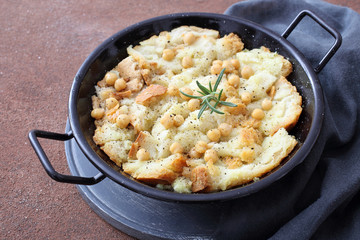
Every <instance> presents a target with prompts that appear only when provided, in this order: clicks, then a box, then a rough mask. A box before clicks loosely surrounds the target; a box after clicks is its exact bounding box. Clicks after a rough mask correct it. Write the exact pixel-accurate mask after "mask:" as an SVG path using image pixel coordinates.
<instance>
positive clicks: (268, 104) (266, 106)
mask: <svg viewBox="0 0 360 240" xmlns="http://www.w3.org/2000/svg"><path fill="white" fill-rule="evenodd" d="M261 107H262V109H264V110H265V111H268V110H270V109H271V108H272V102H271V100H270V99H269V98H265V99H264V100H263V101H262V103H261Z"/></svg>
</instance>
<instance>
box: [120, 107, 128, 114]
mask: <svg viewBox="0 0 360 240" xmlns="http://www.w3.org/2000/svg"><path fill="white" fill-rule="evenodd" d="M119 113H120V114H128V113H129V108H128V106H126V105H123V106H121V107H120V108H119Z"/></svg>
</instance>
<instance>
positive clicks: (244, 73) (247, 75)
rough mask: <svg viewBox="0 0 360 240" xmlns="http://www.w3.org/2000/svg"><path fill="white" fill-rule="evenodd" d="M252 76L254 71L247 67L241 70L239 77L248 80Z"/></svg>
mask: <svg viewBox="0 0 360 240" xmlns="http://www.w3.org/2000/svg"><path fill="white" fill-rule="evenodd" d="M252 75H254V70H253V69H252V68H251V67H250V66H248V65H246V66H244V67H243V69H242V70H241V76H242V77H243V78H246V79H249V78H250V77H251V76H252Z"/></svg>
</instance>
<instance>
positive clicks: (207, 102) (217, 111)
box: [205, 98, 224, 114]
mask: <svg viewBox="0 0 360 240" xmlns="http://www.w3.org/2000/svg"><path fill="white" fill-rule="evenodd" d="M205 102H206V104H207V106H208V107H209V108H210V109H211V110H212V111H213V112H216V113H218V114H224V113H223V112H221V111H219V110H217V109H216V108H214V107H213V106H212V105H211V104H210V102H209V100H208V99H207V98H205Z"/></svg>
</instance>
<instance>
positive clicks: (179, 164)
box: [169, 154, 186, 173]
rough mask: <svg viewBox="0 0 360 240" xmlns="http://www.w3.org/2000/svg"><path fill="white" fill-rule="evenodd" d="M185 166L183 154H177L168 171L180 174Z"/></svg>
mask: <svg viewBox="0 0 360 240" xmlns="http://www.w3.org/2000/svg"><path fill="white" fill-rule="evenodd" d="M185 166H186V157H185V156H184V155H183V154H177V155H176V157H175V159H174V160H173V161H172V162H171V163H170V166H169V167H170V169H171V170H173V171H174V172H177V173H181V172H182V171H183V168H184V167H185Z"/></svg>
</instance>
